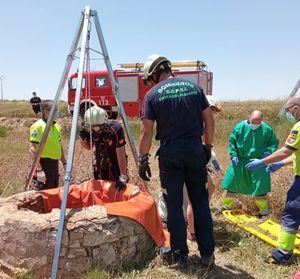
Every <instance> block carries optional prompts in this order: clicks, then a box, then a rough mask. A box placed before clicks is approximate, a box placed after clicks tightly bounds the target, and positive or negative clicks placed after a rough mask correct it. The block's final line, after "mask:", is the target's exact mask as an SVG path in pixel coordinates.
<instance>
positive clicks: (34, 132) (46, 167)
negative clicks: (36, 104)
mask: <svg viewBox="0 0 300 279" xmlns="http://www.w3.org/2000/svg"><path fill="white" fill-rule="evenodd" d="M52 106H53V102H52V101H51V100H46V101H44V102H43V103H42V106H41V111H42V118H41V119H39V120H37V121H36V122H35V123H33V124H32V125H31V127H30V152H31V154H32V158H34V156H35V155H36V150H37V148H38V145H39V143H40V141H41V139H42V136H43V133H44V131H45V128H46V124H47V120H48V117H49V113H50V110H51V108H52ZM58 118H59V111H58V110H56V112H55V117H54V120H53V123H52V125H51V128H50V131H49V134H48V137H47V140H46V143H45V146H44V149H43V151H42V154H41V158H40V162H39V164H38V167H37V174H38V173H39V172H42V171H43V172H44V175H45V179H44V180H43V181H39V179H38V177H36V176H35V177H34V188H35V189H37V190H44V189H50V188H56V187H58V184H59V170H58V161H59V160H61V162H62V164H63V166H64V168H65V166H66V164H67V163H66V159H65V155H64V150H63V147H62V144H61V131H60V127H59V125H58V124H57V123H56V121H57V119H58Z"/></svg>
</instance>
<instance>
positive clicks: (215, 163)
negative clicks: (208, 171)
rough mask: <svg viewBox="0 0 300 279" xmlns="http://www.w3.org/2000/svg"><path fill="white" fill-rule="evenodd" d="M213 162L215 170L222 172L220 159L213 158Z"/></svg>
mask: <svg viewBox="0 0 300 279" xmlns="http://www.w3.org/2000/svg"><path fill="white" fill-rule="evenodd" d="M211 162H212V164H213V166H214V169H215V171H216V172H220V171H221V168H220V165H219V163H218V161H217V160H215V159H214V160H211Z"/></svg>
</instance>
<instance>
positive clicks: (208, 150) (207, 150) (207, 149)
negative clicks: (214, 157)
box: [203, 144, 212, 164]
mask: <svg viewBox="0 0 300 279" xmlns="http://www.w3.org/2000/svg"><path fill="white" fill-rule="evenodd" d="M203 148H204V152H205V159H206V164H208V162H209V161H210V159H211V148H212V145H206V144H203Z"/></svg>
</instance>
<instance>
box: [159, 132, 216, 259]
mask: <svg viewBox="0 0 300 279" xmlns="http://www.w3.org/2000/svg"><path fill="white" fill-rule="evenodd" d="M158 155H159V171H160V180H161V187H162V188H164V189H166V192H167V194H164V198H165V200H166V204H167V210H168V220H167V224H168V230H169V232H170V242H171V249H172V251H176V250H180V251H181V252H182V253H186V254H187V253H188V246H187V242H186V241H187V232H186V223H185V220H184V217H183V211H182V203H183V184H184V182H185V183H186V188H187V192H188V195H189V199H190V201H191V204H192V208H193V211H194V223H195V235H196V240H197V244H198V249H199V251H200V255H201V256H202V257H210V256H211V255H212V254H213V252H214V248H215V241H214V236H213V222H212V217H211V212H210V208H209V201H208V192H207V189H206V182H207V170H206V159H205V153H204V149H203V146H202V143H201V141H200V139H197V138H193V139H179V140H174V141H171V142H166V143H164V144H163V145H161V146H160V148H159V151H158Z"/></svg>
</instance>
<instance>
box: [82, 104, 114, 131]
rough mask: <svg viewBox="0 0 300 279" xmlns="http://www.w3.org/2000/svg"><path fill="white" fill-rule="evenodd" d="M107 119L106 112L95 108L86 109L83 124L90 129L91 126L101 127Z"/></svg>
mask: <svg viewBox="0 0 300 279" xmlns="http://www.w3.org/2000/svg"><path fill="white" fill-rule="evenodd" d="M107 119H108V116H107V112H106V110H105V109H103V108H100V107H97V106H93V107H91V108H89V109H87V111H86V112H85V114H84V122H85V124H86V125H87V126H90V127H91V126H93V125H102V124H104V123H105V122H106V120H107Z"/></svg>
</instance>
